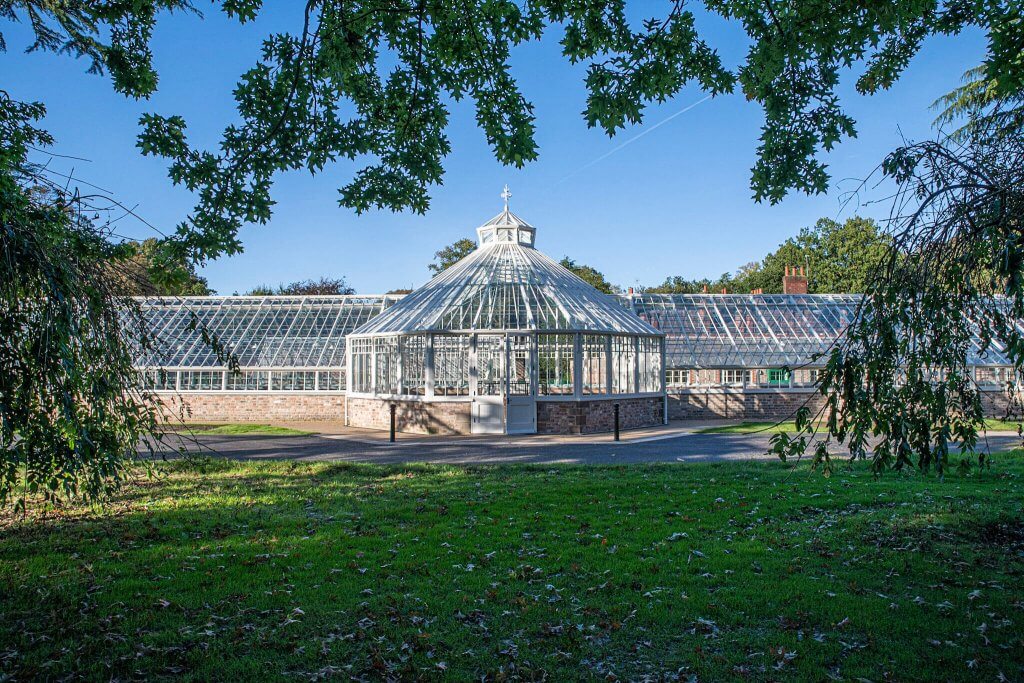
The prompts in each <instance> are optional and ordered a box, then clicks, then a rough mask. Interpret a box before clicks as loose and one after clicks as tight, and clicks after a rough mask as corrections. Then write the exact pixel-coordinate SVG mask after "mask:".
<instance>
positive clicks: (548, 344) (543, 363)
mask: <svg viewBox="0 0 1024 683" xmlns="http://www.w3.org/2000/svg"><path fill="white" fill-rule="evenodd" d="M574 344H575V342H574V338H573V335H571V334H541V335H538V336H537V363H538V367H539V377H540V385H539V387H538V389H539V393H540V394H541V395H544V396H548V395H566V394H572V393H573V370H574V365H573V350H574Z"/></svg>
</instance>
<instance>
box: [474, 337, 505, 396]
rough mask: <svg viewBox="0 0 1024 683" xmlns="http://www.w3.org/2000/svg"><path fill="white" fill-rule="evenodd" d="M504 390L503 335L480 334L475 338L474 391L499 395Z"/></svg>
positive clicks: (485, 394)
mask: <svg viewBox="0 0 1024 683" xmlns="http://www.w3.org/2000/svg"><path fill="white" fill-rule="evenodd" d="M504 391H505V337H503V336H501V335H497V334H480V335H477V338H476V393H477V395H478V396H500V395H501V394H502V393H503V392H504Z"/></svg>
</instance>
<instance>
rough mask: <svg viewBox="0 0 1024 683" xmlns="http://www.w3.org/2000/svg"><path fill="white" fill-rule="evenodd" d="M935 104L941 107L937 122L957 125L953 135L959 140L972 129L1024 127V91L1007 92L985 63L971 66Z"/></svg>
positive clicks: (1001, 131) (998, 131) (997, 131)
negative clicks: (950, 90)
mask: <svg viewBox="0 0 1024 683" xmlns="http://www.w3.org/2000/svg"><path fill="white" fill-rule="evenodd" d="M1022 49H1024V48H1022ZM932 108H933V109H938V110H939V115H938V116H937V117H936V118H935V125H936V126H938V127H944V126H949V125H956V126H957V127H956V128H954V129H953V130H952V131H951V132H950V133H949V136H950V137H951V138H952V139H953V140H955V141H959V142H963V141H964V140H966V139H967V138H968V137H969V135H970V133H971V131H972V130H977V131H980V132H983V133H986V132H987V133H986V134H991V135H1013V134H1014V133H1015V132H1017V131H1020V130H1021V129H1024V92H1020V91H1017V92H1014V91H1010V92H1006V91H1005V90H1004V89H1002V88H1000V87H999V81H998V80H996V79H994V78H989V76H988V71H987V69H986V68H985V67H984V66H976V67H974V68H973V69H968V70H967V71H966V72H965V73H964V77H963V84H962V85H961V86H960V87H958V88H956V89H954V90H953V91H952V92H949V93H946V94H945V95H943V96H942V97H940V98H939V99H937V100H936V101H935V102H934V103H932Z"/></svg>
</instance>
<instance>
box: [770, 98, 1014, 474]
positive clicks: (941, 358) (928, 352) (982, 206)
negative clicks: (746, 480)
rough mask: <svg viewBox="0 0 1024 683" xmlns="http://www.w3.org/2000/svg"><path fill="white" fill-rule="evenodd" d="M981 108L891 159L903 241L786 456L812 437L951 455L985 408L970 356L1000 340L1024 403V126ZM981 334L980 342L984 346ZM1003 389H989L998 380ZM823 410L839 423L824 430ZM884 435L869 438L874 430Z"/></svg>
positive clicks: (896, 228)
mask: <svg viewBox="0 0 1024 683" xmlns="http://www.w3.org/2000/svg"><path fill="white" fill-rule="evenodd" d="M1002 121H1004V119H1002V118H1000V117H994V118H990V119H988V120H987V121H983V120H981V119H978V120H975V121H974V122H973V123H972V125H970V126H968V127H967V128H966V129H964V130H965V136H964V137H963V139H962V140H960V139H953V138H944V139H940V140H938V141H930V142H922V143H914V144H909V145H907V146H905V147H902V148H900V149H898V150H896V151H895V152H893V153H892V154H890V155H889V156H888V157H887V158H886V160H885V162H884V163H883V164H882V167H881V172H882V173H883V174H884V175H885V176H886V177H888V178H890V179H891V180H893V181H895V182H896V183H898V185H899V188H900V189H899V194H898V196H897V201H896V203H895V207H894V209H893V213H892V216H891V219H890V222H889V226H888V230H887V234H888V235H889V236H890V237H891V239H892V240H893V248H892V249H890V250H889V251H888V252H887V254H886V257H885V258H884V259H883V260H882V262H881V263H880V264H879V265H878V268H877V269H876V271H875V273H874V277H873V278H871V279H870V281H869V285H868V288H867V290H866V296H865V298H864V300H863V303H862V304H861V307H860V309H859V311H858V313H857V315H856V317H855V320H853V321H852V323H851V325H850V327H849V330H848V332H847V334H846V336H845V337H844V338H842V339H841V340H839V341H838V342H837V343H836V344H835V345H834V346H833V348H832V349H831V350H830V351H829V353H827V354H826V355H825V356H824V357H823V359H822V360H823V361H824V362H825V363H826V365H825V369H824V370H823V371H822V374H821V378H820V387H819V388H820V391H821V392H822V394H824V396H825V398H826V405H825V407H824V408H823V409H822V411H821V414H820V415H812V414H811V413H810V411H809V410H807V409H802V410H801V411H800V414H799V415H798V420H797V422H798V427H800V428H801V429H802V432H801V433H798V434H796V435H792V436H790V435H779V436H776V437H775V438H774V444H773V448H774V450H775V452H776V453H777V454H779V455H780V456H782V457H788V456H791V455H794V454H799V453H804V452H805V451H806V450H807V449H808V448H810V447H811V446H812V442H813V452H814V458H815V461H816V462H819V463H822V464H824V465H825V466H828V465H829V462H830V461H829V457H830V451H829V448H830V446H831V445H832V444H834V443H839V444H843V445H845V446H846V447H847V448H848V449H849V450H850V452H851V453H852V454H853V455H854V456H860V455H865V454H866V453H867V452H868V451H869V450H871V453H872V458H873V462H874V465H875V468H876V470H879V471H880V470H882V469H884V468H887V467H896V468H901V467H905V466H908V465H916V466H920V467H930V466H935V467H937V468H938V469H939V470H940V471H942V470H944V469H945V467H946V462H947V458H948V454H949V446H948V444H949V443H950V442H952V443H953V444H954V445H955V446H957V447H961V448H964V449H966V450H968V451H971V450H973V449H974V448H975V447H976V445H977V442H978V431H979V426H980V425H981V424H982V418H983V416H984V410H985V407H986V398H985V396H986V394H985V393H983V392H982V390H981V388H980V387H979V384H978V382H977V379H976V377H975V376H974V374H973V373H972V365H973V362H972V359H973V358H975V357H977V355H979V354H980V355H981V356H982V357H983V356H984V354H985V352H986V351H987V350H990V349H992V350H995V349H998V350H1001V351H1002V352H1003V353H1004V354H1006V355H1007V356H1008V357H1009V359H1010V360H1011V363H1012V369H1011V372H1010V375H1009V376H1008V377H1006V378H1004V385H1003V389H1004V391H1005V396H1004V398H1005V399H1006V401H1007V404H1006V405H1007V408H1008V410H1011V411H1013V410H1016V409H1019V391H1020V388H1021V386H1022V384H1021V379H1022V366H1024V337H1022V335H1021V321H1022V320H1024V219H1022V217H1024V130H1019V131H1017V132H1016V133H1015V134H1013V135H1007V134H1006V130H1005V128H1004V127H1003V126H1002ZM976 344H977V347H976ZM988 395H989V397H990V398H991V392H989V394H988ZM815 417H822V418H824V420H825V423H826V424H827V426H828V436H827V437H826V438H823V439H818V440H816V441H815V440H814V439H813V437H812V434H811V432H812V431H813V430H812V427H811V422H812V421H813V419H814V418H815ZM872 440H873V441H874V443H871V441H872Z"/></svg>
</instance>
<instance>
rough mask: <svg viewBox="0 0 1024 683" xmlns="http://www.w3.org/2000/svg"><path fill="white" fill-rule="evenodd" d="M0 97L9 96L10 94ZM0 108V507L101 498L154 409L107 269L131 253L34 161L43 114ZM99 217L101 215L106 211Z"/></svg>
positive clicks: (91, 207) (136, 331) (43, 139)
mask: <svg viewBox="0 0 1024 683" xmlns="http://www.w3.org/2000/svg"><path fill="white" fill-rule="evenodd" d="M2 97H4V98H6V95H3V96H2ZM4 105H5V106H0V113H2V116H0V139H2V140H4V141H5V143H4V144H3V145H0V507H2V506H5V505H9V504H11V503H12V502H14V503H15V504H16V505H20V506H24V505H25V503H26V500H28V499H30V498H42V499H45V500H47V501H57V500H60V499H63V498H67V497H74V496H81V497H85V498H92V497H96V496H98V495H100V494H102V493H103V492H105V491H106V490H107V489H108V488H109V487H110V486H111V485H116V483H117V482H118V481H120V480H121V478H123V476H124V475H125V472H126V467H127V464H128V463H129V462H130V461H131V459H132V458H133V457H134V456H135V453H136V449H137V447H138V445H139V443H140V441H145V440H147V439H148V438H149V435H151V434H152V433H153V432H154V428H155V425H156V421H155V414H154V411H153V407H152V405H151V404H150V401H149V400H148V397H147V396H146V395H145V394H144V393H142V392H140V391H139V390H138V389H137V388H136V375H135V370H134V368H133V360H134V350H135V349H139V350H142V351H145V350H146V349H147V348H150V347H151V343H152V339H151V337H150V336H149V334H148V331H147V329H146V326H145V322H144V318H143V316H142V315H141V311H140V310H139V307H138V304H137V303H136V302H135V301H133V300H132V299H131V298H128V297H126V296H123V295H122V294H119V293H118V287H117V283H116V282H115V281H114V280H113V279H112V278H111V277H110V268H111V264H116V263H118V262H120V261H123V260H124V259H125V258H126V255H129V256H128V257H129V258H130V250H126V249H125V248H124V247H123V246H122V245H118V244H117V243H115V242H114V241H112V240H111V239H110V226H109V224H105V223H100V222H97V221H96V220H95V219H94V218H93V217H94V216H95V215H97V213H96V212H97V211H101V212H102V210H103V208H104V207H103V206H101V205H100V204H99V202H97V201H95V200H93V199H91V198H87V197H82V196H79V195H76V194H73V193H68V192H66V191H64V190H63V189H62V187H61V186H58V185H55V184H52V183H49V182H47V179H46V176H45V175H44V174H42V172H41V170H40V169H39V168H38V167H36V166H34V165H32V164H30V163H28V161H27V151H28V148H29V146H33V145H40V144H45V143H47V142H48V136H47V135H46V134H45V133H44V132H42V131H40V130H39V129H37V128H36V127H35V121H36V120H38V119H40V118H42V116H43V114H44V110H43V109H42V108H41V107H24V106H17V105H12V103H11V102H10V101H9V100H7V101H5V102H4ZM101 215H102V214H101Z"/></svg>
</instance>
